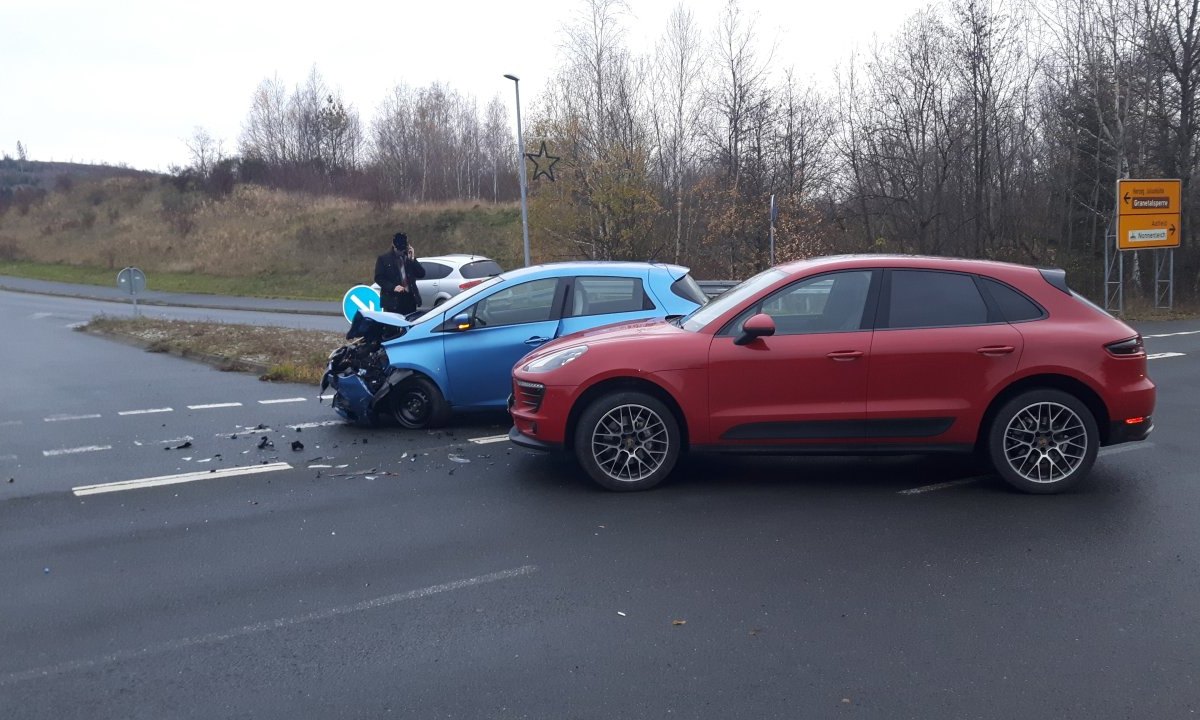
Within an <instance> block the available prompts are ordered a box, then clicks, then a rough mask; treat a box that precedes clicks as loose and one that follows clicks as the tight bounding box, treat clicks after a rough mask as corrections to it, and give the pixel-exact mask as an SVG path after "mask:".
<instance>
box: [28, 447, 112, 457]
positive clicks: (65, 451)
mask: <svg viewBox="0 0 1200 720" xmlns="http://www.w3.org/2000/svg"><path fill="white" fill-rule="evenodd" d="M101 450H112V445H86V446H84V447H77V448H60V449H58V450H43V451H42V455H44V456H45V457H57V456H59V455H78V454H79V453H89V452H100V451H101Z"/></svg>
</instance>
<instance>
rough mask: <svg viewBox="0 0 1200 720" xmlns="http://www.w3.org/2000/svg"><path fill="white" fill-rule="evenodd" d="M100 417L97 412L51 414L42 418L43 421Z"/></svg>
mask: <svg viewBox="0 0 1200 720" xmlns="http://www.w3.org/2000/svg"><path fill="white" fill-rule="evenodd" d="M98 417H102V416H101V415H100V414H99V413H95V414H92V415H51V416H50V417H48V418H42V421H43V422H64V421H66V420H92V419H95V418H98Z"/></svg>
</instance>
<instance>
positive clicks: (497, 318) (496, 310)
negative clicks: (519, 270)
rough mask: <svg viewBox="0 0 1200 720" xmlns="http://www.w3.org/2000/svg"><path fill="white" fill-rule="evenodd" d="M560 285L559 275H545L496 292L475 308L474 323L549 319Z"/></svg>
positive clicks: (481, 324) (473, 313) (475, 324)
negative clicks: (557, 276)
mask: <svg viewBox="0 0 1200 720" xmlns="http://www.w3.org/2000/svg"><path fill="white" fill-rule="evenodd" d="M557 286H558V279H557V278H545V279H542V280H533V281H530V282H527V283H521V284H520V285H514V286H512V287H510V288H505V289H504V290H501V291H499V292H496V293H493V294H492V295H489V296H488V297H486V298H484V299H483V300H480V301H479V302H477V303H475V305H474V306H473V307H472V308H471V310H470V312H471V320H472V325H474V326H476V327H481V328H483V327H501V326H504V325H520V324H523V323H533V322H545V321H546V320H549V319H550V317H551V316H552V315H553V313H554V291H555V289H556V288H557Z"/></svg>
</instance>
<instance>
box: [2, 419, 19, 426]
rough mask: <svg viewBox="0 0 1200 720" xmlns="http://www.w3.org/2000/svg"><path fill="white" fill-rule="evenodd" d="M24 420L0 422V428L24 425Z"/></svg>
mask: <svg viewBox="0 0 1200 720" xmlns="http://www.w3.org/2000/svg"><path fill="white" fill-rule="evenodd" d="M24 424H25V421H24V420H5V421H4V422H0V427H13V426H14V425H24Z"/></svg>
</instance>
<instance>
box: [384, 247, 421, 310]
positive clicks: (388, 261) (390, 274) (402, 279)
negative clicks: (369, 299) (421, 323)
mask: <svg viewBox="0 0 1200 720" xmlns="http://www.w3.org/2000/svg"><path fill="white" fill-rule="evenodd" d="M403 267H404V274H403V275H401V273H400V268H401V263H400V256H399V255H397V254H396V253H395V252H394V251H392V250H388V251H387V252H385V253H384V254H382V255H380V256H379V257H378V258H377V259H376V260H375V284H376V285H378V286H379V298H380V304H381V305H382V306H383V309H384V311H385V312H394V313H400V314H401V315H407V314H409V313H411V312H414V311H415V310H416V309H417V308H418V307H419V306H420V305H421V291H420V290H418V289H417V279H418V278H423V277H425V268H423V267H421V263H419V262H417V261H416V260H412V259H409V258H405V260H404V263H403ZM397 285H403V286H404V287H406V288H408V292H403V293H398V292H396V291H395V287H396V286H397Z"/></svg>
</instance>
